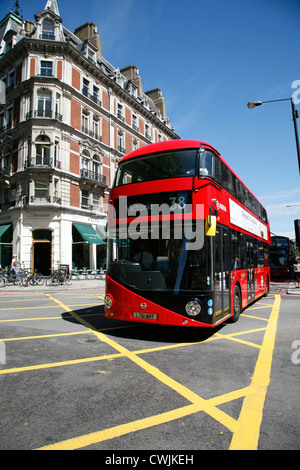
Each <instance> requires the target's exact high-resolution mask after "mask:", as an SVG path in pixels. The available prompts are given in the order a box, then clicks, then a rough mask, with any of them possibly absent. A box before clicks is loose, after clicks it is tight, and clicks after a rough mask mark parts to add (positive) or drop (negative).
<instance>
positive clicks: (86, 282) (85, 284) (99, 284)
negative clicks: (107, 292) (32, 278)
mask: <svg viewBox="0 0 300 470" xmlns="http://www.w3.org/2000/svg"><path fill="white" fill-rule="evenodd" d="M104 288H105V280H101V279H73V280H72V284H71V285H69V286H67V285H66V284H63V285H54V286H46V283H45V284H44V285H42V286H31V285H28V286H26V287H24V286H22V285H21V286H15V285H13V284H7V285H6V286H5V287H3V288H2V289H0V294H1V293H5V292H30V291H31V292H32V291H34V292H56V291H60V290H61V291H63V290H85V289H93V290H95V289H101V290H102V292H103V291H104Z"/></svg>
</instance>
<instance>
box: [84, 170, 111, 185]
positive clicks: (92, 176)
mask: <svg viewBox="0 0 300 470" xmlns="http://www.w3.org/2000/svg"><path fill="white" fill-rule="evenodd" d="M80 176H81V178H82V179H86V180H90V181H94V182H95V181H96V182H97V183H101V184H103V185H104V186H107V185H106V176H104V175H100V174H99V173H96V172H94V171H89V170H86V169H84V168H82V169H81V170H80Z"/></svg>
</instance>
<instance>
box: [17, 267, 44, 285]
mask: <svg viewBox="0 0 300 470" xmlns="http://www.w3.org/2000/svg"><path fill="white" fill-rule="evenodd" d="M44 283H45V279H44V276H43V275H42V274H40V273H38V272H37V269H35V270H34V271H32V272H31V273H28V272H27V271H26V274H24V275H23V280H22V284H23V286H28V284H30V285H31V286H42V285H43V284H44Z"/></svg>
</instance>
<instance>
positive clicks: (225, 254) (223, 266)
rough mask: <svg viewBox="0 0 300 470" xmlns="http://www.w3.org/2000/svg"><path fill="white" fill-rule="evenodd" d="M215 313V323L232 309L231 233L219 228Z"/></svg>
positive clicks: (215, 274) (216, 238) (215, 265)
mask: <svg viewBox="0 0 300 470" xmlns="http://www.w3.org/2000/svg"><path fill="white" fill-rule="evenodd" d="M214 244H215V250H214V291H215V301H214V312H215V315H216V319H215V321H218V320H220V319H221V318H223V317H224V316H226V315H228V313H229V309H230V266H229V233H228V229H227V228H225V227H218V228H217V231H216V236H215V237H214Z"/></svg>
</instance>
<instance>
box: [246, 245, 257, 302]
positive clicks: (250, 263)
mask: <svg viewBox="0 0 300 470" xmlns="http://www.w3.org/2000/svg"><path fill="white" fill-rule="evenodd" d="M246 253H247V260H246V261H247V299H248V302H249V301H251V300H253V299H254V297H255V282H254V249H253V241H252V240H251V239H250V238H248V237H247V238H246Z"/></svg>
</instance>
